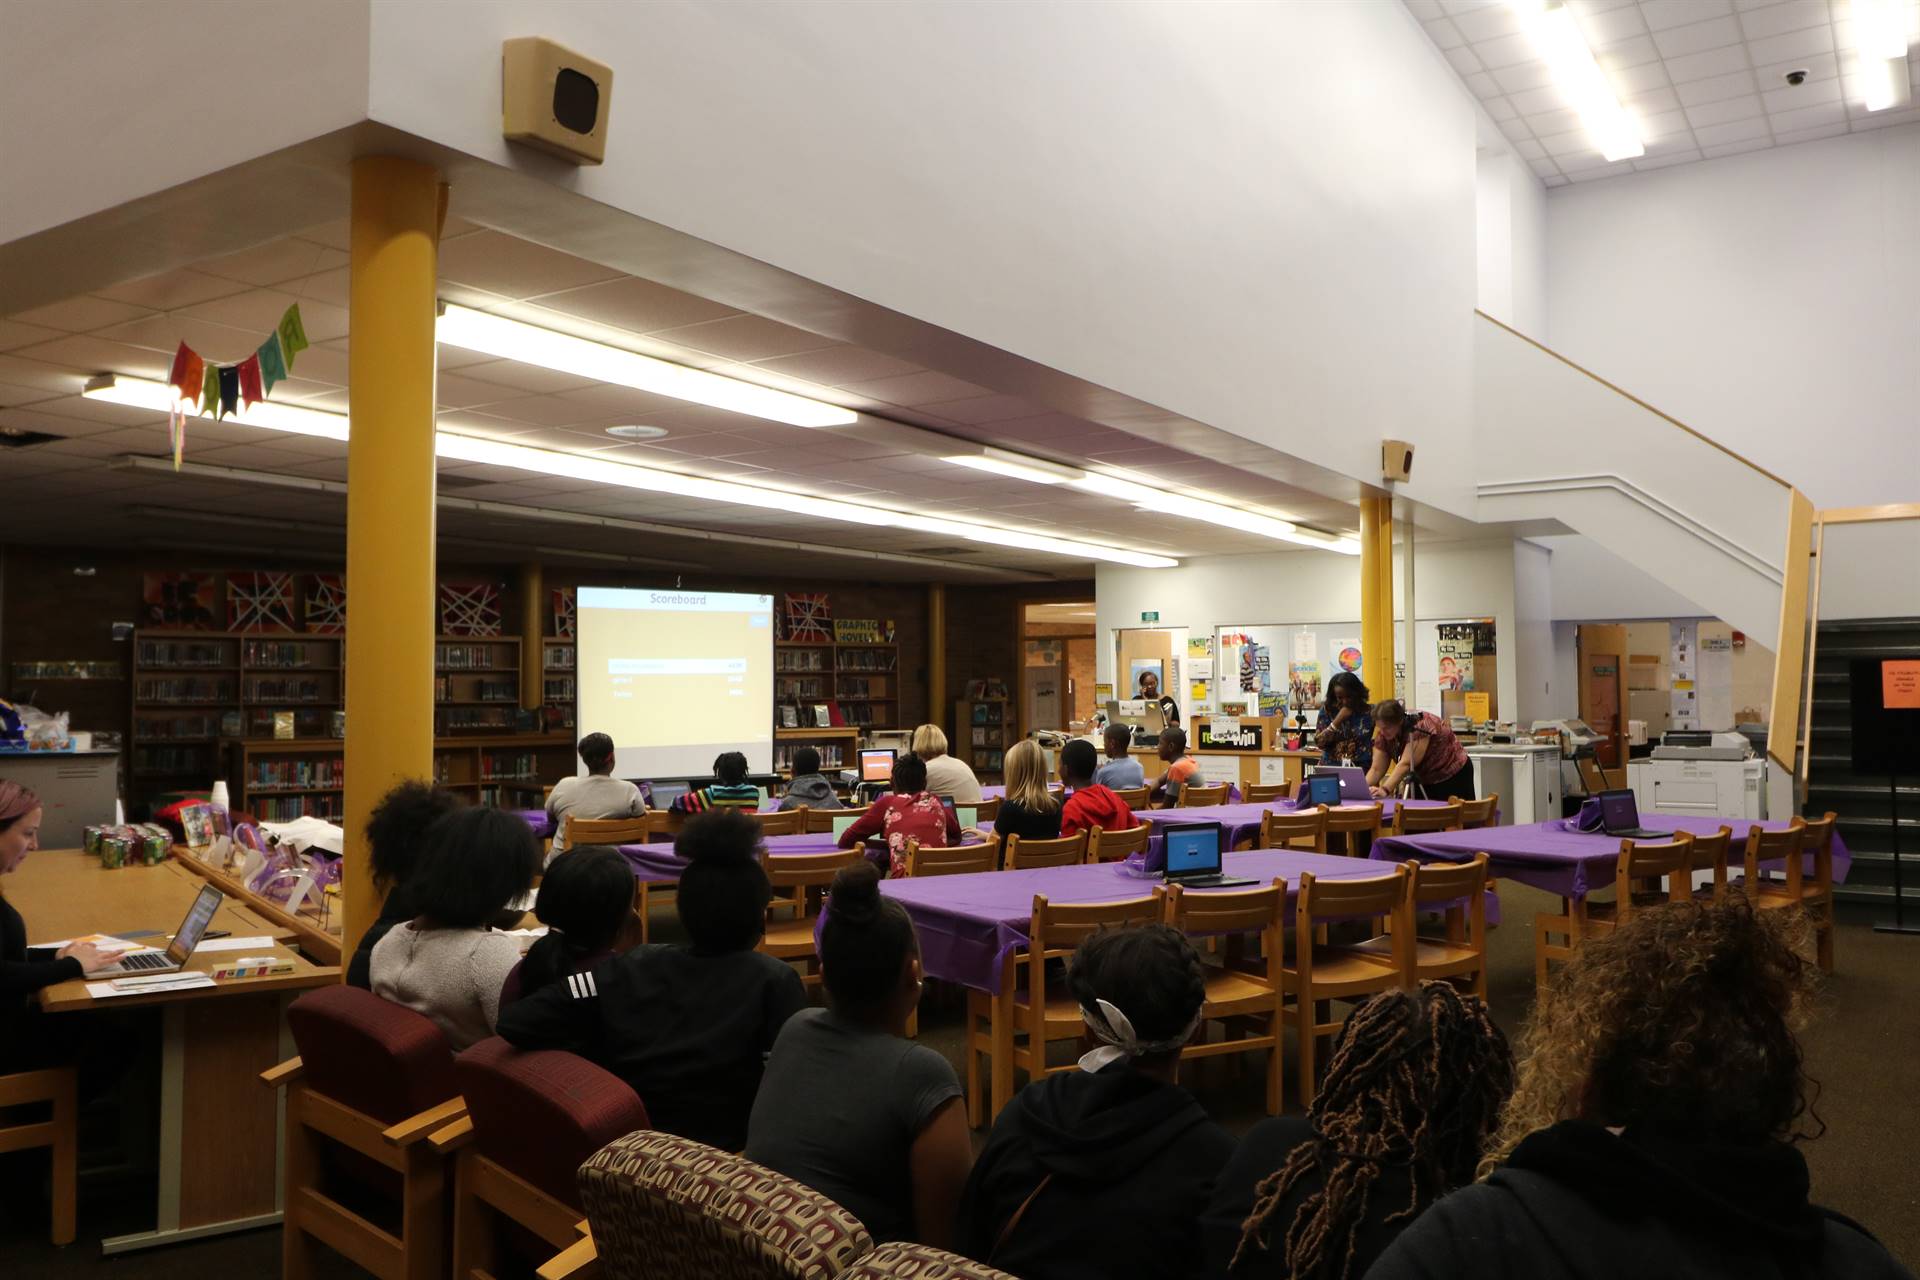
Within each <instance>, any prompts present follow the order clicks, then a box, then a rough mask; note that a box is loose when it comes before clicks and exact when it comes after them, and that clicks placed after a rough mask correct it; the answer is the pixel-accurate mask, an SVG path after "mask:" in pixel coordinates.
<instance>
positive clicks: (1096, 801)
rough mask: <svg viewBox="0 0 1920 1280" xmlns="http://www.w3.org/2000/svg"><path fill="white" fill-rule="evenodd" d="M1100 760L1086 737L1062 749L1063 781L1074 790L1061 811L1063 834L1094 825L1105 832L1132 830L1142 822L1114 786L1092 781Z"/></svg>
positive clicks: (1061, 767) (1061, 779)
mask: <svg viewBox="0 0 1920 1280" xmlns="http://www.w3.org/2000/svg"><path fill="white" fill-rule="evenodd" d="M1099 763H1100V756H1099V753H1098V752H1096V751H1095V750H1094V749H1093V744H1092V743H1091V742H1088V741H1087V740H1086V739H1085V738H1075V739H1073V741H1071V742H1069V743H1067V745H1066V746H1064V747H1062V748H1060V781H1062V782H1064V783H1066V784H1067V790H1069V791H1071V792H1072V793H1073V794H1072V795H1070V796H1068V797H1067V803H1066V805H1065V807H1064V808H1062V809H1061V811H1060V834H1061V835H1063V836H1070V835H1072V834H1074V833H1075V832H1076V831H1088V830H1091V829H1092V828H1094V827H1098V828H1100V829H1101V830H1102V831H1129V830H1132V829H1133V828H1134V827H1137V826H1139V825H1140V819H1138V818H1136V817H1134V816H1133V810H1131V809H1129V808H1127V804H1126V801H1124V800H1122V799H1121V798H1120V797H1119V796H1118V795H1117V794H1115V792H1114V790H1113V788H1111V787H1103V786H1101V785H1100V784H1099V783H1097V782H1095V781H1094V780H1093V771H1094V769H1095V768H1097V767H1098V766H1099Z"/></svg>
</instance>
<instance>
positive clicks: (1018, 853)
mask: <svg viewBox="0 0 1920 1280" xmlns="http://www.w3.org/2000/svg"><path fill="white" fill-rule="evenodd" d="M1001 844H1002V846H1003V847H1004V852H1003V855H1002V858H1001V863H1000V865H1001V866H1003V867H1005V868H1006V869H1007V870H1008V871H1028V870H1031V869H1032V868H1034V867H1072V866H1077V865H1079V864H1080V863H1082V862H1085V861H1086V860H1087V833H1086V832H1084V831H1076V832H1074V833H1073V834H1072V835H1070V836H1062V837H1060V838H1059V839H1058V840H1022V839H1021V838H1020V837H1019V836H1008V837H1007V838H1006V839H1005V840H1003V841H1001Z"/></svg>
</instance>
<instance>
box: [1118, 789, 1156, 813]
mask: <svg viewBox="0 0 1920 1280" xmlns="http://www.w3.org/2000/svg"><path fill="white" fill-rule="evenodd" d="M1113 794H1115V795H1116V796H1119V797H1120V803H1121V804H1124V805H1126V806H1127V808H1129V809H1144V808H1146V807H1147V801H1148V800H1149V799H1151V798H1152V791H1151V789H1149V788H1147V787H1127V788H1126V789H1125V790H1122V789H1121V788H1119V787H1115V788H1114V789H1113Z"/></svg>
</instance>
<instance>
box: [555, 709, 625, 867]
mask: <svg viewBox="0 0 1920 1280" xmlns="http://www.w3.org/2000/svg"><path fill="white" fill-rule="evenodd" d="M580 763H582V764H584V765H586V766H587V776H586V777H584V778H581V777H573V778H562V779H560V781H558V782H556V783H554V784H553V792H552V794H551V795H549V796H548V797H547V816H548V817H550V818H552V819H553V831H554V840H553V848H554V852H556V853H558V852H559V851H560V850H562V849H564V848H566V847H567V845H568V844H570V843H571V840H569V839H568V837H567V821H568V819H570V818H581V819H584V820H586V821H588V822H594V821H600V820H604V819H607V818H637V817H639V816H640V815H641V814H643V813H645V812H646V811H647V802H646V801H645V800H642V799H641V798H640V788H639V787H636V786H634V785H633V784H632V783H631V782H628V781H626V780H625V779H624V778H616V777H614V776H613V739H612V738H610V737H608V736H607V735H606V734H604V733H590V734H588V735H587V736H586V737H584V738H582V739H580Z"/></svg>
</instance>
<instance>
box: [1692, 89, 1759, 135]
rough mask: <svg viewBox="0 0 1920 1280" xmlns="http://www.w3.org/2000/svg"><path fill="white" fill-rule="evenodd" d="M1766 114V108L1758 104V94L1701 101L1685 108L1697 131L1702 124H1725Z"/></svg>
mask: <svg viewBox="0 0 1920 1280" xmlns="http://www.w3.org/2000/svg"><path fill="white" fill-rule="evenodd" d="M1764 115H1766V108H1764V107H1762V106H1761V105H1760V95H1759V94H1757V93H1750V94H1747V95H1746V96H1745V97H1742V98H1724V99H1722V100H1721V101H1719V102H1703V103H1701V104H1700V105H1699V106H1697V107H1688V108H1687V119H1688V121H1689V122H1691V123H1692V125H1693V127H1694V131H1695V132H1696V133H1697V132H1698V131H1699V130H1700V129H1701V127H1702V126H1705V125H1720V124H1726V123H1728V122H1729V121H1733V120H1751V119H1753V118H1754V117H1756V116H1764Z"/></svg>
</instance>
